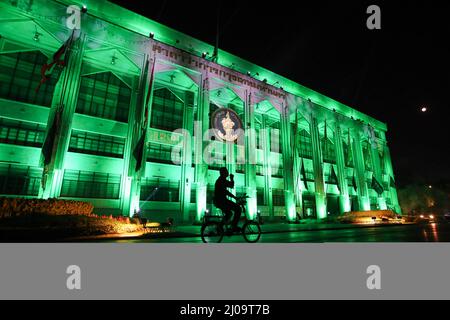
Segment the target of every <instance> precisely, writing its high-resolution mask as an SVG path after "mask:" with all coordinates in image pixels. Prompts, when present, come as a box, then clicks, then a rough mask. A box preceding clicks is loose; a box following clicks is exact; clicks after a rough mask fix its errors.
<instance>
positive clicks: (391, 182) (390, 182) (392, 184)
mask: <svg viewBox="0 0 450 320" xmlns="http://www.w3.org/2000/svg"><path fill="white" fill-rule="evenodd" d="M389 188H396V186H395V181H394V178H392V176H389Z"/></svg>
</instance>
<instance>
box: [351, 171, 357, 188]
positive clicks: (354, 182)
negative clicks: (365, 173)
mask: <svg viewBox="0 0 450 320" xmlns="http://www.w3.org/2000/svg"><path fill="white" fill-rule="evenodd" d="M352 184H353V189H355V191H356V190H358V185H357V184H356V178H355V173H354V172H353V179H352Z"/></svg>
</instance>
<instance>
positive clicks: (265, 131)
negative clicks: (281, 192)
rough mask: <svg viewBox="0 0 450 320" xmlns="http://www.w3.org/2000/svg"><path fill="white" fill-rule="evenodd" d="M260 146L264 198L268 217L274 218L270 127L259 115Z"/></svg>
mask: <svg viewBox="0 0 450 320" xmlns="http://www.w3.org/2000/svg"><path fill="white" fill-rule="evenodd" d="M260 137H261V144H262V148H263V174H264V184H265V188H264V197H265V198H266V204H267V206H268V207H269V217H270V219H273V218H274V212H273V198H272V164H271V162H270V127H269V126H268V125H267V116H266V115H265V114H263V115H261V130H260Z"/></svg>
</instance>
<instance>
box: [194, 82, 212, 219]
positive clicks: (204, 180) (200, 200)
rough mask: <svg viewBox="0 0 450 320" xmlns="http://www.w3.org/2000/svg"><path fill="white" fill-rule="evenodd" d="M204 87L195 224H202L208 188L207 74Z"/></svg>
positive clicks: (197, 127) (198, 137)
mask: <svg viewBox="0 0 450 320" xmlns="http://www.w3.org/2000/svg"><path fill="white" fill-rule="evenodd" d="M201 81H202V86H201V89H200V90H201V94H200V95H199V103H198V112H197V123H196V124H195V127H194V133H195V158H196V159H195V164H196V167H195V185H196V194H195V198H196V217H195V222H196V223H200V222H201V220H202V218H203V215H204V213H205V210H206V192H207V186H208V164H207V163H206V162H205V161H204V159H203V152H204V151H205V149H206V147H207V145H208V144H207V143H206V142H204V141H203V138H204V134H207V132H208V129H209V79H208V76H207V74H203V75H202V77H201Z"/></svg>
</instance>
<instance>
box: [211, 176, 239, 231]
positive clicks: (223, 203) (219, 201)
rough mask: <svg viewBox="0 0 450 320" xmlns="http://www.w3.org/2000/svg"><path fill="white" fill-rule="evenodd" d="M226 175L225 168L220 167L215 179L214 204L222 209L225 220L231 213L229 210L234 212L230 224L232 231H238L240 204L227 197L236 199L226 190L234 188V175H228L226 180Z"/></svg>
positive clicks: (227, 219) (228, 218)
mask: <svg viewBox="0 0 450 320" xmlns="http://www.w3.org/2000/svg"><path fill="white" fill-rule="evenodd" d="M228 175H229V173H228V170H227V168H225V167H223V168H220V177H219V178H218V179H217V181H216V184H215V188H214V205H215V206H216V207H217V208H219V209H221V210H222V211H223V213H224V214H225V219H226V221H229V220H230V218H231V214H232V212H231V211H233V212H234V217H233V221H232V222H231V226H232V230H233V231H235V232H239V231H240V230H241V228H239V227H238V223H239V219H240V218H241V213H242V210H241V206H240V205H238V204H237V203H235V202H233V201H231V200H229V199H228V198H227V197H230V198H233V199H235V200H236V199H237V197H236V196H235V195H233V194H232V193H231V192H229V191H228V188H234V176H233V175H230V180H227V178H228Z"/></svg>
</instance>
